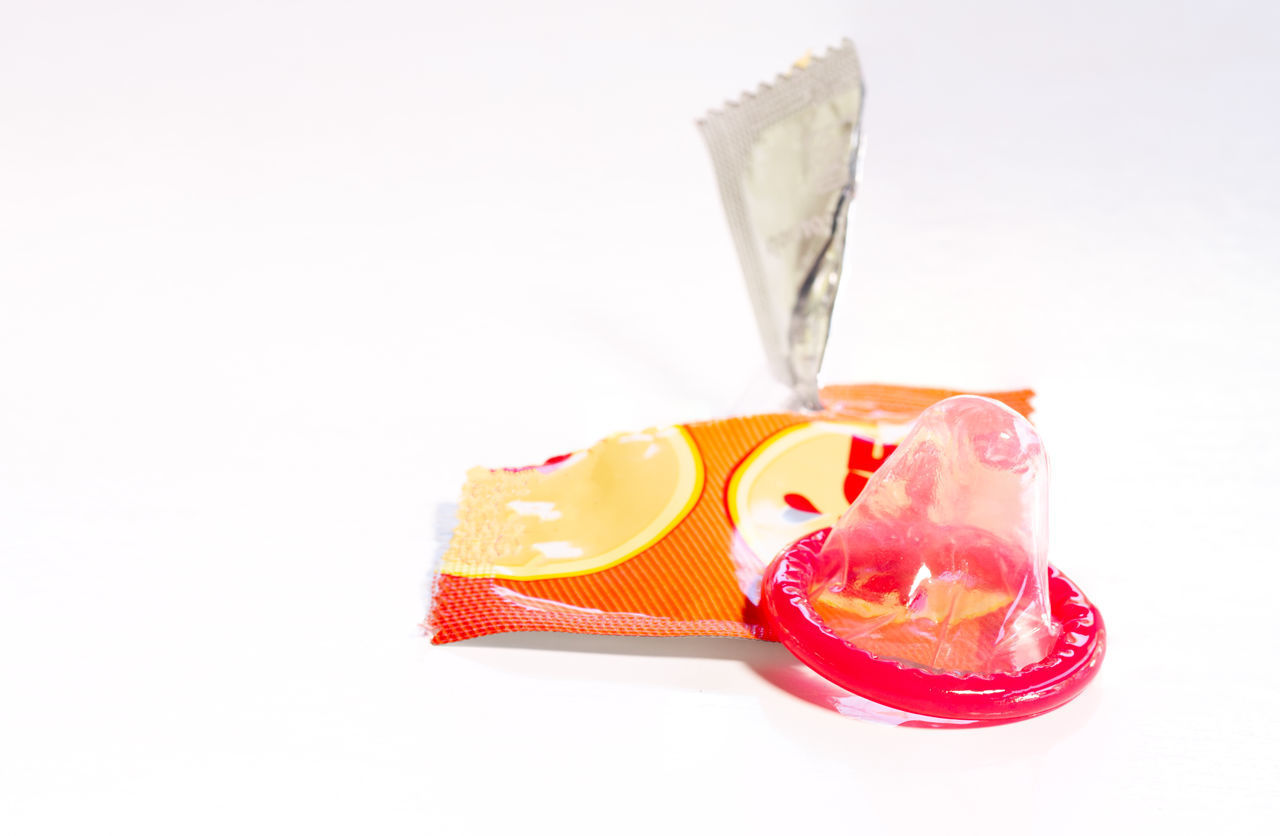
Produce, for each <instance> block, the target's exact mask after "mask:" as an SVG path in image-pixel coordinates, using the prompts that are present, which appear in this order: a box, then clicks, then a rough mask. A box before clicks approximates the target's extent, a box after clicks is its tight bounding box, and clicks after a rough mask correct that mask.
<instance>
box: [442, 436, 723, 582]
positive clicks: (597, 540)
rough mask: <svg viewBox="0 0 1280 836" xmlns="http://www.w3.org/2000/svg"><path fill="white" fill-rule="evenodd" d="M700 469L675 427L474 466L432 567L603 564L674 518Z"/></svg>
mask: <svg viewBox="0 0 1280 836" xmlns="http://www.w3.org/2000/svg"><path fill="white" fill-rule="evenodd" d="M704 478H705V477H704V471H703V465H702V458H701V456H699V455H698V449H697V446H696V445H695V444H694V442H693V438H692V437H691V436H690V435H689V433H688V432H687V431H686V430H685V429H684V428H682V427H667V428H664V429H660V430H650V431H647V432H641V433H628V434H625V435H617V436H613V437H611V438H607V439H605V440H604V441H602V442H600V443H599V444H597V445H595V446H593V447H592V448H590V449H589V450H583V451H580V452H578V453H574V454H573V455H572V456H570V457H569V458H568V459H566V460H564V461H563V462H560V463H557V464H555V465H551V466H547V467H543V468H533V469H529V470H523V471H519V472H504V471H488V470H483V469H477V470H476V471H473V472H472V473H471V474H469V475H468V479H467V485H466V486H465V487H464V489H463V498H462V503H461V505H460V507H459V511H458V516H459V525H458V529H457V531H456V532H455V535H454V537H453V540H452V542H451V544H450V547H449V550H448V551H447V552H446V553H445V556H444V563H443V566H442V571H444V572H446V573H448V574H451V575H464V576H469V577H497V578H509V579H513V580H538V579H544V578H561V577H568V576H571V575H583V574H587V573H589V572H598V571H600V570H601V569H607V568H608V567H610V566H614V565H616V564H618V563H621V562H622V561H624V560H626V559H627V558H629V557H634V556H635V555H637V554H639V553H640V552H642V551H644V550H645V549H647V548H649V547H650V546H652V545H653V544H654V543H656V542H657V541H658V540H660V539H662V537H664V536H665V535H666V534H667V532H669V531H671V529H673V528H675V527H676V525H677V524H678V523H679V522H680V521H681V520H682V519H684V518H685V516H686V515H688V513H689V512H690V511H691V510H693V506H694V504H695V503H696V502H697V501H698V496H699V495H700V494H701V493H702V485H703V481H704ZM482 509H495V510H493V511H492V512H490V513H488V514H487V515H486V513H485V512H484V510H482Z"/></svg>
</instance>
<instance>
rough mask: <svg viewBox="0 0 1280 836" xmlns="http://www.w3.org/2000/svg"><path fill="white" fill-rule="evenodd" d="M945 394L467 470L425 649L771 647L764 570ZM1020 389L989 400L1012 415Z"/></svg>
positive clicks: (613, 440) (766, 418)
mask: <svg viewBox="0 0 1280 836" xmlns="http://www.w3.org/2000/svg"><path fill="white" fill-rule="evenodd" d="M954 394H957V393H955V392H952V391H948V390H936V389H914V388H904V387H893V386H876V385H860V386H831V387H826V388H824V389H823V390H822V392H821V396H822V402H823V407H824V408H823V410H822V411H820V412H816V413H798V412H779V413H770V414H762V415H752V416H744V417H736V418H725V419H720V420H714V421H703V422H696V423H689V424H681V425H677V426H672V427H665V428H659V429H650V430H645V431H642V432H635V433H624V434H620V435H615V436H611V437H609V438H607V439H604V440H603V441H601V442H599V443H598V444H596V445H594V446H593V447H591V448H589V449H586V450H582V451H577V452H574V453H571V454H567V455H560V456H555V457H553V458H551V459H548V460H547V461H546V462H545V463H543V464H541V465H535V466H530V467H516V468H499V469H487V468H476V469H474V470H472V471H471V472H470V473H469V474H468V476H467V481H466V484H465V485H464V486H463V489H462V495H461V498H460V501H459V503H458V510H457V526H456V528H455V529H454V531H453V535H452V537H451V539H450V542H449V545H448V547H447V549H446V550H445V553H444V555H443V559H442V564H441V568H440V571H439V573H438V574H437V575H436V576H435V578H434V582H433V590H432V596H431V609H430V612H429V615H428V618H427V621H426V624H425V626H426V628H427V630H428V632H429V633H430V634H431V636H432V641H433V642H434V643H437V644H443V643H447V642H453V641H459V640H462V639H468V638H473V637H476V636H482V635H487V634H491V633H499V632H509V631H526V630H550V631H563V632H575V633H596V634H619V635H636V636H694V635H701V636H730V637H741V638H755V639H767V638H773V634H772V632H771V629H770V627H769V626H768V624H767V622H766V619H765V616H764V613H763V612H762V611H761V608H760V602H761V599H760V585H761V580H762V577H763V574H764V570H765V567H766V566H767V565H768V563H769V561H770V560H771V559H772V558H773V557H774V555H775V554H777V553H778V552H779V551H780V550H781V549H783V548H785V547H787V546H788V545H789V544H791V543H793V542H794V541H796V540H797V539H799V538H802V537H804V536H805V535H808V534H811V533H812V532H815V531H818V530H821V529H825V528H827V527H830V526H831V525H832V524H834V523H835V522H836V521H837V520H838V519H839V518H840V516H841V515H842V514H843V513H844V512H845V510H846V509H847V508H848V507H849V505H850V503H851V502H853V501H854V500H855V499H856V498H857V496H858V495H859V494H860V493H861V491H862V489H863V487H864V486H865V485H866V484H867V480H868V479H870V478H872V475H873V474H874V473H875V472H876V470H877V469H878V468H879V467H880V465H881V464H883V463H884V461H885V460H886V459H887V458H888V457H889V456H890V455H891V454H892V452H893V450H894V448H895V444H896V443H897V442H898V441H900V440H901V439H902V438H903V436H904V435H905V434H906V432H907V430H908V428H909V426H910V424H911V422H912V421H913V419H915V418H916V417H917V416H918V415H919V413H920V412H921V411H922V410H924V409H925V408H926V407H928V406H930V405H931V404H933V403H936V402H938V401H940V400H942V399H944V398H946V397H948V396H951V395H954ZM1031 396H1032V393H1031V392H1030V391H1027V390H1022V391H1017V392H1003V393H995V394H993V395H992V396H991V397H994V398H997V399H999V400H1001V401H1002V402H1003V403H1005V404H1007V405H1008V406H1009V407H1011V408H1012V409H1014V410H1016V411H1018V412H1019V413H1021V414H1023V415H1029V414H1030V412H1031V406H1030V398H1031Z"/></svg>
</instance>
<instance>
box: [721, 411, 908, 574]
mask: <svg viewBox="0 0 1280 836" xmlns="http://www.w3.org/2000/svg"><path fill="white" fill-rule="evenodd" d="M875 437H876V428H875V427H872V426H871V425H868V424H860V423H852V422H833V421H818V422H814V423H809V424H797V425H795V426H792V427H788V428H786V429H784V430H781V431H780V432H778V433H775V434H774V435H772V436H770V437H769V438H767V439H765V440H764V441H763V442H761V443H760V445H759V446H758V447H756V449H755V450H753V451H752V452H751V454H750V455H749V456H747V457H746V458H745V459H743V461H742V464H740V465H739V466H738V468H737V469H736V470H735V471H734V473H733V476H732V477H730V479H729V485H728V488H727V490H726V493H725V505H726V507H727V508H728V511H729V518H730V519H731V520H732V521H733V526H734V528H735V529H737V533H738V537H739V538H740V539H741V540H742V542H743V543H744V544H745V545H746V547H747V548H748V549H749V550H750V551H751V552H752V553H753V554H754V555H755V557H756V558H758V559H759V560H760V561H762V562H765V563H767V562H769V561H770V560H772V559H773V557H774V555H776V554H777V553H778V552H779V551H781V550H782V549H783V547H785V546H787V545H789V544H791V543H793V542H795V541H796V540H798V539H800V538H801V537H803V536H805V535H806V534H810V533H812V532H814V531H817V530H818V529H821V528H826V527H828V526H832V525H835V523H836V520H838V519H839V518H840V515H841V514H843V513H844V511H845V509H846V508H848V507H849V501H848V499H846V497H845V492H844V486H845V480H846V478H847V477H848V475H849V473H850V472H854V473H857V474H858V475H860V476H870V475H871V471H872V470H873V469H874V467H875V466H877V465H878V461H879V460H881V459H883V458H884V450H883V449H882V448H881V447H880V446H879V445H876V444H873V443H872V442H870V441H865V444H866V445H867V448H868V453H867V460H866V461H865V462H861V464H864V465H865V467H864V468H856V467H854V468H851V466H850V445H851V444H852V443H857V442H856V441H855V439H858V440H867V439H872V438H875ZM789 494H790V495H801V496H803V497H805V499H807V500H808V501H809V502H810V503H811V504H812V505H813V507H814V508H816V509H817V513H806V512H804V511H800V510H797V509H796V508H794V507H792V506H791V505H789V504H788V503H787V501H786V497H787V496H788V495H789Z"/></svg>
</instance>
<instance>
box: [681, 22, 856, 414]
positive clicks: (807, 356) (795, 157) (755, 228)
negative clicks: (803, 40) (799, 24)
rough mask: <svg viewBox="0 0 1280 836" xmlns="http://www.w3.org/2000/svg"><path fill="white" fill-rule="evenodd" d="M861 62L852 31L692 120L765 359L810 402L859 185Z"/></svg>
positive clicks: (799, 398) (803, 403) (814, 402)
mask: <svg viewBox="0 0 1280 836" xmlns="http://www.w3.org/2000/svg"><path fill="white" fill-rule="evenodd" d="M862 100H863V84H862V68H861V67H860V65H859V63H858V53H857V51H856V50H855V49H854V47H853V43H852V42H851V41H849V40H848V39H845V40H844V41H842V42H841V44H840V46H838V47H836V48H834V49H830V50H828V51H827V53H826V54H825V55H822V56H820V57H816V58H804V59H801V60H800V61H798V62H797V63H796V65H795V66H794V67H793V68H792V69H791V70H789V71H787V72H785V73H782V74H779V75H778V77H777V79H775V80H774V82H773V83H772V84H761V85H760V87H759V88H758V89H757V90H756V91H755V92H746V93H743V94H742V96H741V97H740V98H739V99H738V100H737V101H731V102H726V103H725V105H724V108H723V109H721V110H714V109H713V110H711V111H709V112H708V113H707V115H706V116H705V117H704V118H703V119H701V120H699V122H698V126H699V127H700V128H701V130H702V135H703V138H704V139H705V140H706V143H707V147H708V149H709V150H710V151H711V159H712V161H713V162H714V164H715V170H716V180H717V183H718V185H719V187H720V199H721V200H722V202H723V203H724V210H725V214H726V216H727V217H728V220H729V229H730V231H731V233H732V235H733V242H734V246H735V247H736V249H737V251H738V260H739V262H740V263H741V265H742V272H743V274H744V276H745V277H746V280H747V291H748V293H749V294H750V296H751V305H752V308H753V309H754V310H755V315H756V323H757V324H758V325H759V328H760V339H761V340H762V342H763V343H764V350H765V356H766V357H767V358H768V362H769V370H770V372H771V373H772V374H773V376H774V377H776V378H777V379H778V380H779V381H781V382H782V383H784V384H786V385H787V386H789V387H791V390H792V392H793V393H794V396H795V403H794V404H792V405H793V406H799V407H803V408H810V409H816V408H818V407H819V406H820V404H819V402H818V371H819V369H820V368H821V367H822V356H823V354H824V353H825V352H826V348H827V335H828V334H829V332H830V330H831V311H832V307H833V306H834V304H835V298H836V290H837V288H838V287H839V285H840V268H841V263H842V261H843V258H844V244H845V230H846V228H847V225H848V218H849V207H850V205H851V204H852V202H853V197H854V192H855V189H856V185H857V170H858V153H859V148H860V147H861V146H860V139H861V123H862Z"/></svg>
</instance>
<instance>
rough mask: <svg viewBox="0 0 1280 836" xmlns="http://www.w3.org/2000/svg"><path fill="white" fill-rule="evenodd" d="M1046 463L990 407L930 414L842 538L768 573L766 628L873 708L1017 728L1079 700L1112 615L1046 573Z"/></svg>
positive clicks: (1029, 431) (814, 537) (785, 559)
mask: <svg viewBox="0 0 1280 836" xmlns="http://www.w3.org/2000/svg"><path fill="white" fill-rule="evenodd" d="M1047 488H1048V465H1047V460H1046V457H1045V453H1044V448H1043V445H1042V443H1041V441H1040V438H1039V435H1038V434H1037V433H1036V431H1035V429H1034V428H1033V427H1032V426H1031V424H1030V422H1028V421H1027V420H1026V419H1025V418H1023V417H1022V416H1021V415H1019V414H1018V413H1016V412H1014V411H1013V410H1011V409H1009V408H1008V407H1006V406H1004V405H1003V404H1001V403H999V402H997V401H994V400H991V399H989V398H983V397H977V396H959V397H952V398H948V399H946V400H943V401H941V402H939V403H937V404H935V405H934V406H932V407H930V408H929V409H927V410H925V411H924V412H923V413H922V414H921V415H920V417H919V419H918V420H917V421H916V423H915V425H914V426H913V428H912V430H911V431H910V432H909V433H908V434H907V436H906V437H905V438H904V439H903V440H902V442H901V443H900V444H899V445H898V446H897V448H896V449H895V451H894V452H893V453H892V455H890V456H889V457H888V458H887V460H886V461H885V462H884V463H883V464H882V465H881V466H880V467H879V468H878V469H877V470H876V472H875V473H873V474H872V475H871V477H870V478H869V479H868V481H867V483H866V485H865V487H864V488H863V490H862V491H861V493H860V494H859V496H858V497H857V499H856V500H855V501H854V502H853V504H852V505H850V507H849V508H848V510H847V511H845V512H844V514H843V515H842V516H841V518H840V520H839V521H838V522H837V523H836V524H835V526H834V527H832V528H830V529H826V530H823V531H817V532H813V533H810V534H808V535H806V536H805V537H802V538H800V539H799V540H798V541H796V542H795V543H793V544H792V545H790V546H789V547H787V548H785V549H783V550H782V552H781V553H780V554H779V555H778V556H777V557H776V558H775V560H774V561H773V562H772V563H771V564H770V566H769V568H768V570H767V571H766V574H765V578H764V582H763V587H762V600H763V605H764V612H765V616H766V620H767V622H768V624H769V626H770V627H771V629H772V632H773V634H774V635H775V637H777V638H778V639H779V640H780V641H781V642H782V643H783V644H784V645H785V646H786V647H787V648H788V649H789V650H791V652H792V653H793V654H794V655H795V656H797V657H798V658H799V659H800V660H801V661H803V662H804V663H805V664H807V665H808V666H809V667H811V668H813V669H814V670H815V671H817V672H818V673H819V674H821V675H822V676H824V677H826V678H827V679H829V680H831V681H832V682H834V683H836V684H837V685H840V686H842V687H844V688H847V689H848V690H850V691H852V692H854V693H856V694H859V695H861V696H863V697H866V698H868V699H871V700H874V701H876V702H879V703H881V704H884V705H888V706H891V707H894V708H899V709H903V710H906V711H911V712H914V713H917V714H924V715H931V716H935V717H944V718H952V719H969V720H997V721H1000V720H1015V719H1022V718H1025V717H1030V716H1034V715H1036V714H1041V713H1043V712H1045V711H1048V710H1051V709H1053V708H1056V707H1058V706H1060V705H1062V704H1064V703H1066V702H1067V701H1068V700H1070V699H1072V698H1073V697H1075V696H1076V695H1077V694H1079V693H1080V691H1081V690H1082V689H1083V688H1084V686H1085V685H1087V684H1088V682H1089V681H1090V680H1091V679H1092V678H1093V676H1094V675H1095V674H1096V673H1097V670H1098V666H1099V665H1100V663H1101V661H1102V658H1103V654H1104V653H1105V628H1104V626H1103V622H1102V617H1101V615H1100V614H1099V613H1098V611H1097V609H1096V608H1094V607H1093V605H1092V604H1090V602H1089V601H1088V599H1087V598H1086V597H1085V596H1084V594H1083V592H1081V590H1080V589H1079V588H1078V587H1077V586H1076V585H1075V584H1073V583H1072V582H1071V581H1070V580H1068V579H1067V578H1066V576H1064V575H1063V574H1062V573H1061V572H1059V571H1057V570H1056V569H1054V568H1053V567H1051V566H1050V565H1049V562H1048V541H1047V509H1048V504H1047Z"/></svg>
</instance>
